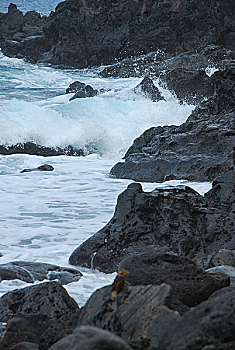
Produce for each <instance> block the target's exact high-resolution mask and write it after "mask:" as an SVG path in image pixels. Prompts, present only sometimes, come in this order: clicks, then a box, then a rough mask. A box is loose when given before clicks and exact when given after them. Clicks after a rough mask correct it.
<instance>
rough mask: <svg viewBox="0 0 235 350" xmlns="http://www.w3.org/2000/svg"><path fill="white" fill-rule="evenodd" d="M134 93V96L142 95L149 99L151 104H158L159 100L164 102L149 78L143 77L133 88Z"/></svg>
mask: <svg viewBox="0 0 235 350" xmlns="http://www.w3.org/2000/svg"><path fill="white" fill-rule="evenodd" d="M134 92H135V93H136V94H141V95H144V96H146V97H148V98H150V99H151V100H152V101H153V102H158V101H160V100H165V99H164V97H162V96H161V94H160V91H159V90H158V88H157V87H156V85H154V83H153V81H152V79H150V78H149V77H145V78H144V79H143V80H142V81H141V82H140V83H139V84H138V85H137V86H136V87H135V88H134Z"/></svg>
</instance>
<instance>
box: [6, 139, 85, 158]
mask: <svg viewBox="0 0 235 350" xmlns="http://www.w3.org/2000/svg"><path fill="white" fill-rule="evenodd" d="M18 153H20V154H22V153H23V154H32V155H36V156H43V157H52V156H60V155H66V156H84V151H83V150H82V149H76V148H74V147H72V146H67V147H65V148H60V147H45V146H41V145H37V144H35V143H33V142H25V143H17V144H16V145H12V146H5V145H0V154H3V155H10V154H18Z"/></svg>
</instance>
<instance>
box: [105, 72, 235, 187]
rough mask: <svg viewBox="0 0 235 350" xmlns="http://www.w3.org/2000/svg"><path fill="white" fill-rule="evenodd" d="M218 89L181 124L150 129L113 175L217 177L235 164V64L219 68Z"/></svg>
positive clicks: (138, 178)
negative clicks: (234, 65) (226, 67)
mask: <svg viewBox="0 0 235 350" xmlns="http://www.w3.org/2000/svg"><path fill="white" fill-rule="evenodd" d="M211 79H212V80H213V85H214V89H215V92H214V95H213V97H211V98H210V99H209V100H207V101H205V102H202V103H201V105H199V106H198V107H197V108H196V109H195V110H194V111H193V113H192V114H191V116H189V118H188V119H187V121H186V122H185V123H183V124H182V125H180V126H163V127H160V126H159V127H152V128H150V129H149V130H146V131H145V132H144V133H143V134H142V135H141V136H140V137H139V138H137V139H136V140H135V141H134V143H133V145H132V146H131V147H130V148H129V150H128V151H127V153H126V155H125V162H124V163H117V164H116V165H115V166H114V167H113V168H112V169H111V172H110V173H111V175H112V176H116V177H118V178H128V179H133V180H135V181H149V182H159V181H163V180H168V179H187V180H195V181H212V180H213V179H214V178H215V177H216V176H217V175H218V174H220V173H222V172H225V171H227V170H228V169H229V168H230V167H231V166H233V165H234V164H235V156H234V154H235V153H234V151H235V103H234V101H235V93H234V91H235V83H234V82H235V69H234V67H233V66H230V68H228V69H226V70H223V71H218V72H215V73H214V75H213V76H212V78H211Z"/></svg>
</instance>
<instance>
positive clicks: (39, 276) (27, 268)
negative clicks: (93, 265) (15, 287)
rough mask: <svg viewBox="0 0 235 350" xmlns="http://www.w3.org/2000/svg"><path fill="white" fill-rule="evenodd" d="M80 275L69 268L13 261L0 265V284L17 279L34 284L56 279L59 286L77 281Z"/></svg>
mask: <svg viewBox="0 0 235 350" xmlns="http://www.w3.org/2000/svg"><path fill="white" fill-rule="evenodd" d="M81 276H82V273H81V272H80V271H78V270H76V269H73V268H69V267H60V266H57V265H52V264H45V263H40V262H28V261H13V262H10V263H8V264H2V265H0V282H1V281H3V280H12V279H19V280H21V281H24V282H28V283H34V282H35V281H43V280H45V279H48V280H55V279H57V280H58V281H59V283H61V284H68V283H71V282H76V281H79V279H80V278H81Z"/></svg>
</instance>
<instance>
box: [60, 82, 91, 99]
mask: <svg viewBox="0 0 235 350" xmlns="http://www.w3.org/2000/svg"><path fill="white" fill-rule="evenodd" d="M71 92H75V95H73V96H72V97H71V98H70V99H69V101H72V100H75V99H76V98H86V97H94V96H96V95H98V90H95V89H93V87H92V86H90V85H87V84H84V83H81V82H80V81H75V82H74V83H72V84H70V85H69V87H68V88H67V89H66V94H69V93H71Z"/></svg>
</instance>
